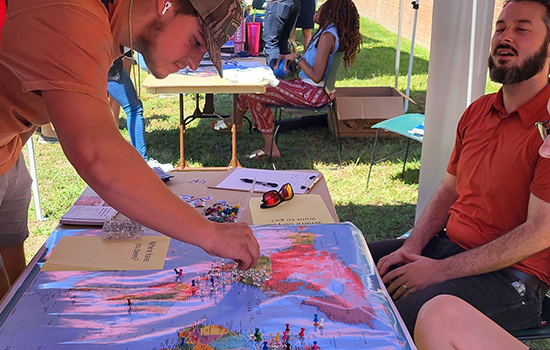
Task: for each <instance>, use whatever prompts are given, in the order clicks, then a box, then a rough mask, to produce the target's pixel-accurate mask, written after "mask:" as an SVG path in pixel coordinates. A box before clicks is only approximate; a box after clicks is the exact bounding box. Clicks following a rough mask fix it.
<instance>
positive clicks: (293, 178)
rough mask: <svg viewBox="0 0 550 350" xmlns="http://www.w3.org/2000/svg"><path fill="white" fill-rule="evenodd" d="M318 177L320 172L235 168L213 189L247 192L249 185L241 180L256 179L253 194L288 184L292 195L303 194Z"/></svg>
mask: <svg viewBox="0 0 550 350" xmlns="http://www.w3.org/2000/svg"><path fill="white" fill-rule="evenodd" d="M320 176H321V173H320V172H315V173H311V172H301V171H286V170H285V171H283V170H263V169H247V168H237V169H235V170H234V171H233V172H231V173H230V174H229V175H228V176H227V177H226V178H225V179H223V180H222V181H221V182H220V183H219V184H217V185H216V186H215V187H216V188H223V189H228V190H239V191H249V190H250V183H247V182H244V181H241V179H254V178H256V186H255V187H254V192H266V191H269V190H274V189H275V190H278V189H280V188H281V186H282V185H284V184H286V183H289V184H290V185H292V189H293V190H294V193H297V194H304V193H306V192H307V191H308V190H309V189H310V188H311V186H312V185H313V184H314V183H315V182H316V181H317V180H318V179H319V178H320ZM262 182H272V183H276V184H277V187H271V186H265V185H263V184H262Z"/></svg>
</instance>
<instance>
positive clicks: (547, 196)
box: [529, 135, 550, 203]
mask: <svg viewBox="0 0 550 350" xmlns="http://www.w3.org/2000/svg"><path fill="white" fill-rule="evenodd" d="M537 136H538V135H537ZM529 191H530V192H531V193H532V194H533V195H535V196H536V197H537V198H539V199H541V200H543V201H545V202H548V203H550V159H547V158H543V157H540V156H539V159H538V160H537V164H536V165H535V174H534V175H533V181H532V182H531V185H530V186H529Z"/></svg>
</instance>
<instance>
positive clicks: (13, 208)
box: [0, 153, 32, 267]
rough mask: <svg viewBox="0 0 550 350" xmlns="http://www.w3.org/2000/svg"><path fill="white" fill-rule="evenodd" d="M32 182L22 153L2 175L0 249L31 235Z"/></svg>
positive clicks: (0, 179) (0, 184)
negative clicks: (29, 215)
mask: <svg viewBox="0 0 550 350" xmlns="http://www.w3.org/2000/svg"><path fill="white" fill-rule="evenodd" d="M31 184H32V179H31V176H30V175H29V171H28V170H27V167H26V166H25V158H24V157H23V153H21V154H20V155H19V159H18V160H17V163H15V165H14V166H13V167H12V168H11V169H10V170H8V172H7V173H5V174H2V175H0V249H2V248H10V247H15V246H17V245H19V244H21V243H23V242H24V241H25V239H27V237H28V236H29V229H28V227H27V219H28V214H29V203H30V200H31ZM0 260H1V257H0ZM1 266H2V262H1V261H0V267H1Z"/></svg>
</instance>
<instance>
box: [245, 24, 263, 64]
mask: <svg viewBox="0 0 550 350" xmlns="http://www.w3.org/2000/svg"><path fill="white" fill-rule="evenodd" d="M261 28H262V24H261V23H260V22H247V23H246V35H247V40H248V55H249V56H258V51H259V49H260V35H261V32H262V30H261Z"/></svg>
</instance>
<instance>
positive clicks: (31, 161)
mask: <svg viewBox="0 0 550 350" xmlns="http://www.w3.org/2000/svg"><path fill="white" fill-rule="evenodd" d="M27 150H28V151H29V167H30V168H31V178H32V195H33V197H34V210H35V211H36V220H38V221H45V220H47V219H46V218H44V217H43V216H42V209H41V208H40V194H39V193H38V179H37V177H36V161H35V159H34V144H33V141H32V137H29V140H28V141H27Z"/></svg>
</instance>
